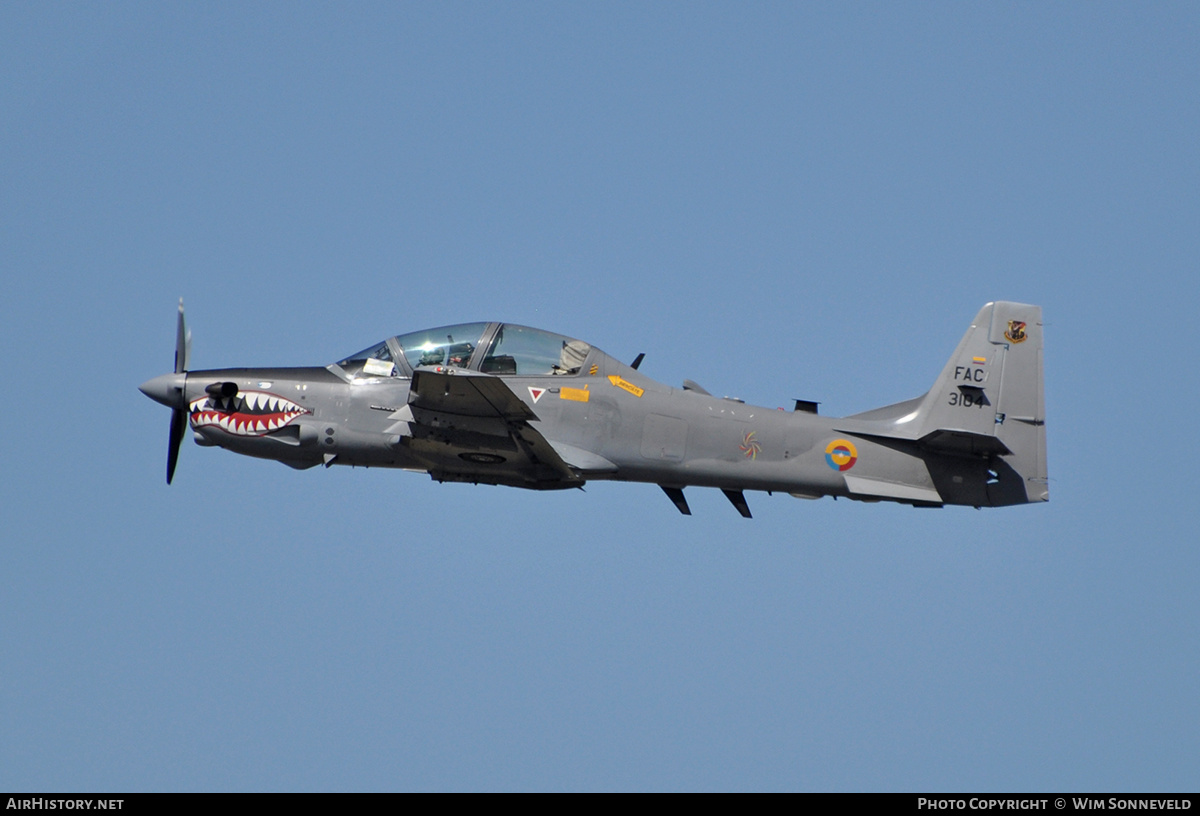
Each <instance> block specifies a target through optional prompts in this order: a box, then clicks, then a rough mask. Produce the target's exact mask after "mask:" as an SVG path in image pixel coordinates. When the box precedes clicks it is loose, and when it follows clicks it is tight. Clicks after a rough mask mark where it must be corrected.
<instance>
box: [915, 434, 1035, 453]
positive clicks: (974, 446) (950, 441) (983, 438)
mask: <svg viewBox="0 0 1200 816" xmlns="http://www.w3.org/2000/svg"><path fill="white" fill-rule="evenodd" d="M918 444H919V445H920V446H921V447H922V448H925V449H926V450H931V451H937V452H938V453H958V454H962V455H964V456H1008V455H1009V454H1011V453H1012V451H1010V450H1009V449H1008V446H1007V445H1005V444H1004V443H1003V442H1001V441H1000V438H999V437H996V436H988V435H987V434H981V433H971V432H970V431H947V430H936V431H933V432H932V433H927V434H925V436H923V437H921V438H920V439H919V440H918Z"/></svg>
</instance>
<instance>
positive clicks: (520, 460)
mask: <svg viewBox="0 0 1200 816" xmlns="http://www.w3.org/2000/svg"><path fill="white" fill-rule="evenodd" d="M190 350H191V335H190V333H189V332H188V331H187V328H186V325H185V321H184V313H183V301H182V300H180V302H179V321H178V331H177V334H176V348H175V370H174V372H173V373H170V374H163V375H162V376H160V377H155V378H154V379H152V380H149V381H147V382H146V383H143V384H142V386H141V391H142V393H144V394H146V396H148V397H150V398H151V399H153V400H156V401H157V402H160V403H162V404H163V405H166V406H167V407H169V408H171V409H172V415H171V430H170V440H169V444H168V452H167V483H168V484H169V483H170V482H171V479H172V477H173V476H174V473H175V465H176V462H177V460H178V456H179V446H180V443H181V442H182V440H183V437H184V435H185V433H186V430H187V427H188V426H189V425H190V426H191V430H192V434H193V438H194V439H195V441H196V443H197V444H199V445H204V446H212V445H216V446H219V447H222V448H227V449H228V450H231V451H234V452H235V453H242V454H245V455H247V456H256V457H260V458H263V459H274V460H277V461H279V462H282V463H283V464H285V465H288V466H290V467H293V468H298V469H304V468H310V467H314V466H316V465H324V466H326V467H329V466H331V465H360V466H364V467H388V468H400V469H402V470H411V471H417V472H421V473H428V474H429V475H430V476H432V477H433V478H434V479H436V480H437V481H439V482H471V483H474V484H488V485H508V486H511V487H523V488H530V489H534V490H556V489H563V488H571V487H580V486H582V485H583V484H584V483H585V482H587V481H588V480H593V479H594V480H602V479H608V480H619V481H631V482H646V483H650V484H657V485H659V486H660V487H661V488H662V489H663V491H664V492H665V493H666V495H667V496H668V498H670V500H671V501H672V502H673V503H674V504H675V506H676V507H677V508H678V509H679V510H680V512H682V513H684V514H685V515H690V514H691V511H690V509H689V508H688V504H687V500H686V498H685V497H684V494H683V490H684V488H685V487H715V488H719V489H720V490H722V491H723V492H724V493H725V495H726V496H727V497H728V498H729V500H730V502H732V504H733V506H734V507H735V508H736V509H737V510H738V512H740V513H741V514H742V515H743V516H745V517H747V518H749V517H750V509H749V506H748V505H747V503H746V498H745V493H744V491H746V490H760V491H766V492H768V493H772V492H774V491H779V492H782V493H788V494H790V495H792V496H796V497H797V498H804V499H816V498H820V497H823V496H833V497H835V498H836V497H839V496H841V497H848V498H851V499H858V500H861V501H881V500H882V501H894V502H902V503H905V504H910V505H913V506H916V507H941V506H942V505H946V504H957V505H968V506H974V507H999V506H1003V505H1013V504H1027V503H1032V502H1043V501H1046V500H1047V499H1048V498H1049V491H1048V487H1047V476H1046V429H1045V407H1044V397H1043V386H1042V381H1043V376H1042V310H1041V308H1040V307H1038V306H1029V305H1025V304H1021V303H1007V302H996V303H989V304H987V305H985V306H984V307H983V308H982V309H981V310H980V311H979V314H978V315H976V316H975V319H974V320H973V321H972V322H971V326H970V328H969V329H968V330H967V333H966V334H965V335H964V336H963V338H962V340H961V341H960V342H959V344H958V348H957V349H955V351H954V354H953V355H952V356H951V357H950V360H949V362H947V363H946V366H945V368H943V369H942V373H941V375H940V376H939V377H938V379H937V381H936V382H935V383H934V385H933V388H931V389H930V390H929V391H927V392H926V393H925V394H924V395H922V396H920V397H916V398H915V399H910V400H907V401H905V402H899V403H896V404H894V405H888V406H885V407H883V408H876V409H875V410H872V411H867V412H865V413H861V414H854V415H852V416H847V417H842V418H832V417H824V416H818V414H817V403H814V402H807V401H802V400H797V401H796V403H795V409H794V410H793V411H783V410H782V409H775V410H772V409H769V408H761V407H758V406H754V405H747V404H745V403H744V402H742V401H741V400H737V399H729V398H720V397H714V396H712V395H711V394H709V393H708V392H707V391H705V390H704V389H703V388H701V387H700V386H699V385H697V384H696V383H694V382H692V381H690V380H684V382H683V387H682V388H672V387H670V386H667V385H663V384H661V383H658V382H655V381H654V380H651V379H649V378H647V377H645V376H644V375H642V374H641V373H640V372H639V371H638V366H639V364H640V363H641V361H642V357H643V355H641V354H639V355H638V357H637V359H636V360H634V361H633V363H632V364H626V363H623V362H621V361H619V360H617V359H615V358H613V357H610V356H609V355H608V354H605V353H604V352H603V351H601V350H600V349H598V348H596V347H595V346H592V345H590V344H588V343H585V342H583V341H580V340H575V339H572V338H570V337H564V336H562V335H558V334H551V333H550V332H546V331H541V330H539V329H531V328H528V327H526V326H518V325H514V324H511V323H466V324H462V325H456V326H443V327H441V328H437V329H429V330H427V331H418V332H412V333H410V334H401V335H397V336H395V337H389V338H387V339H386V340H381V341H379V342H378V343H374V344H372V345H370V346H368V347H367V348H365V349H363V350H362V351H360V352H357V353H355V354H351V355H350V356H349V357H346V358H344V359H342V360H339V361H338V362H336V363H333V364H332V365H327V366H319V367H313V368H225V369H214V370H205V371H192V370H189V367H188V364H189V359H188V358H189V356H190Z"/></svg>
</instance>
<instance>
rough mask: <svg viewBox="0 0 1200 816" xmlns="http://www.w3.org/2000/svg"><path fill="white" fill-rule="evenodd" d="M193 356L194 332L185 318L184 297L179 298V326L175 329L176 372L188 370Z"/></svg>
mask: <svg viewBox="0 0 1200 816" xmlns="http://www.w3.org/2000/svg"><path fill="white" fill-rule="evenodd" d="M191 358H192V333H191V332H190V331H188V328H187V321H186V320H184V319H183V298H180V299H179V327H178V328H177V329H176V330H175V373H176V374H180V373H182V372H184V371H187V370H188V364H189V363H190V362H191Z"/></svg>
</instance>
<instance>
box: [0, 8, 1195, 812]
mask: <svg viewBox="0 0 1200 816" xmlns="http://www.w3.org/2000/svg"><path fill="white" fill-rule="evenodd" d="M1198 136H1200V7H1198V6H1197V5H1196V4H1195V3H1152V4H1144V3H1138V4H1135V3H1124V4H1111V3H1002V4H981V3H907V4H896V3H877V4H863V3H836V4H834V3H830V4H774V3H771V4H764V3H737V4H734V3H727V4H712V3H691V4H678V3H664V4H649V5H648V4H644V3H568V4H550V3H483V4H470V3H468V4H464V3H438V4H433V3H420V4H416V3H414V4H399V3H387V4H366V3H356V4H345V3H339V4H329V5H322V4H314V3H305V4H261V3H260V4H250V5H247V4H242V3H234V4H218V3H193V4H178V3H145V4H129V3H115V4H110V3H105V4H97V3H66V4H64V3H52V4H46V3H31V2H7V3H4V4H2V5H0V271H2V274H3V288H2V295H0V298H2V300H0V303H3V308H2V310H0V318H2V319H0V350H2V355H0V360H2V366H3V368H2V371H3V377H0V441H2V447H3V453H2V454H0V455H2V457H3V458H2V461H3V464H4V467H3V469H2V470H0V516H2V517H0V530H2V532H0V540H2V542H3V543H2V545H0V574H2V576H3V591H2V593H0V789H25V790H48V791H54V790H96V791H99V790H212V789H216V790H264V789H265V790H293V789H299V790H307V789H318V790H373V789H385V790H387V789H429V788H433V789H508V788H516V789H529V788H532V789H577V788H586V789H642V788H648V789H677V788H685V789H709V788H715V789H772V788H782V789H800V790H877V789H884V790H904V789H942V790H985V789H986V790H1026V789H1029V790H1087V789H1100V790H1139V791H1141V790H1172V789H1174V790H1179V789H1184V790H1193V791H1194V790H1196V788H1197V786H1198V783H1200V772H1198V770H1197V768H1198V767H1200V764H1198V762H1197V757H1200V694H1198V693H1197V690H1198V688H1200V599H1198V593H1197V583H1198V580H1200V548H1198V541H1197V539H1198V538H1200V536H1198V535H1197V527H1198V524H1197V522H1198V521H1200V512H1198V510H1197V499H1196V488H1197V481H1198V479H1197V472H1196V462H1197V458H1198V454H1200V451H1198V444H1197V443H1198V439H1200V434H1198V432H1197V424H1196V419H1195V417H1196V412H1197V406H1198V405H1200V389H1198V388H1197V378H1198V375H1197V370H1196V355H1197V351H1198V345H1200V344H1198V342H1197V341H1198V340H1200V332H1198V330H1197V318H1196V313H1197V308H1198V305H1200V285H1198V284H1197V258H1198V257H1200V238H1198V236H1200V148H1198V145H1200V139H1198ZM180 296H183V297H184V298H185V301H186V305H187V310H188V318H189V322H190V324H191V327H192V329H193V331H194V335H195V342H194V347H193V356H192V362H193V367H195V368H214V367H223V366H235V365H264V366H265V365H309V364H325V363H328V362H331V361H333V360H336V359H339V358H340V357H341V356H344V355H345V354H347V353H349V352H352V351H355V350H357V349H359V348H362V347H364V346H366V345H367V344H369V343H371V342H374V341H376V340H379V339H381V338H383V337H385V336H388V335H391V334H396V333H401V332H406V331H412V330H416V329H420V328H426V327H430V326H436V325H442V324H447V323H456V322H464V321H472V320H507V321H514V322H518V323H524V324H527V325H533V326H539V327H542V328H545V329H548V330H551V331H555V332H560V333H563V334H568V335H572V336H576V337H580V338H582V339H584V340H587V341H588V342H591V343H593V344H595V345H597V346H599V347H601V348H603V349H604V350H606V351H608V352H609V353H611V354H613V355H615V356H617V357H619V358H621V359H625V360H632V359H633V357H635V356H636V355H637V354H638V353H639V352H646V360H645V363H644V364H643V366H642V371H643V372H644V373H646V374H647V375H649V376H651V377H653V378H655V379H658V380H660V381H663V382H666V383H668V384H672V385H678V384H679V383H680V381H681V380H682V379H683V378H685V377H688V378H692V379H694V380H697V381H698V382H699V383H701V384H702V385H703V386H705V387H706V388H708V389H709V390H710V391H712V392H714V393H716V394H718V395H731V396H738V397H742V398H745V399H746V400H748V401H750V402H753V403H757V404H761V405H767V406H771V407H774V406H788V407H790V404H791V403H790V400H791V399H793V398H796V397H801V398H806V399H814V400H819V401H821V410H822V413H827V414H833V415H844V414H848V413H854V412H857V411H862V410H866V409H869V408H873V407H876V406H879V405H883V404H886V403H891V402H896V401H899V400H903V399H907V398H910V397H913V396H917V395H919V394H921V393H923V392H924V391H925V390H926V389H928V388H929V387H930V386H931V385H932V383H933V380H934V379H935V377H936V376H937V373H938V371H939V370H940V369H941V366H942V365H943V363H944V362H945V361H946V359H947V358H948V357H949V355H950V353H951V351H952V350H953V348H954V345H955V343H957V341H958V339H959V337H960V336H961V335H962V333H963V332H964V331H965V330H966V328H967V325H968V323H969V321H970V320H971V318H972V317H973V316H974V315H975V313H976V311H977V310H978V309H979V307H980V306H981V305H982V304H983V303H985V302H987V301H989V300H998V299H1003V300H1017V301H1024V302H1029V303H1037V304H1041V305H1042V306H1043V307H1044V310H1045V312H1044V313H1045V318H1046V322H1047V326H1046V330H1045V335H1046V402H1047V410H1048V423H1047V430H1048V440H1049V465H1050V475H1051V477H1052V481H1051V485H1050V493H1051V501H1050V503H1049V504H1046V505H1038V506H1026V507H1015V508H1007V509H998V510H983V511H976V510H973V509H969V508H946V509H943V510H914V509H911V508H908V507H904V506H899V505H890V504H861V503H857V502H850V501H836V502H835V501H832V500H829V499H826V500H822V501H819V502H802V501H796V500H794V499H791V498H789V497H786V496H780V495H776V496H774V497H767V496H766V495H765V494H760V493H750V494H748V498H749V501H750V505H751V508H752V509H753V511H754V514H755V518H754V519H753V520H749V521H747V520H745V519H742V518H741V517H739V516H738V514H737V513H736V512H735V511H734V509H733V508H732V507H731V506H730V505H729V503H728V502H727V501H726V500H725V498H724V497H723V496H721V494H720V493H719V492H717V491H712V490H699V489H693V490H691V491H689V500H690V501H691V504H692V508H693V511H694V513H695V515H694V516H692V517H690V518H686V517H683V516H681V515H680V514H679V513H678V512H676V510H675V509H674V507H672V505H671V504H670V502H669V501H668V500H667V499H666V497H664V496H663V494H662V492H661V491H660V490H658V489H657V488H656V487H653V486H646V485H628V484H609V483H592V484H590V485H589V486H588V488H587V490H586V492H580V491H566V492H563V493H555V494H535V493H530V492H525V491H519V490H514V489H510V488H502V487H472V486H466V485H438V484H436V483H434V482H432V481H431V480H430V479H429V478H427V477H424V476H420V475H415V474H408V473H402V472H393V471H386V470H370V471H367V470H362V469H349V468H331V469H329V470H325V469H322V468H318V469H314V470H311V471H305V472H296V471H292V470H290V469H288V468H285V467H283V466H280V465H278V464H275V463H271V462H263V461H256V460H251V459H247V458H243V457H238V456H235V455H233V454H231V453H228V452H226V451H222V450H219V449H208V448H199V447H197V446H195V445H193V444H192V443H191V441H190V439H188V440H185V443H184V449H183V451H182V455H181V457H180V464H179V471H178V473H177V474H176V478H175V483H174V484H173V485H172V486H170V487H167V485H166V484H165V481H164V475H165V468H166V448H167V428H168V424H169V412H168V411H167V410H166V409H164V408H163V407H162V406H160V405H157V404H155V403H153V402H151V401H150V400H148V399H146V398H145V397H144V396H142V395H141V394H140V393H138V391H137V386H138V385H139V384H140V383H141V382H143V381H144V380H146V379H149V378H150V377H152V376H155V375H158V374H161V373H164V372H166V371H168V370H170V368H171V365H172V356H173V350H174V332H175V308H176V302H177V300H178V298H179V297H180Z"/></svg>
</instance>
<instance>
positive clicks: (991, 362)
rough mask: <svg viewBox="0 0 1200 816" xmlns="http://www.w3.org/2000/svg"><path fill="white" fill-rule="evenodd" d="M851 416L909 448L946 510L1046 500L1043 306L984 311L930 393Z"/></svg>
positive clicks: (1003, 305) (1000, 305)
mask: <svg viewBox="0 0 1200 816" xmlns="http://www.w3.org/2000/svg"><path fill="white" fill-rule="evenodd" d="M855 418H856V419H862V420H870V421H873V422H874V423H878V425H877V427H878V428H879V431H878V435H879V436H882V437H887V438H891V439H896V440H908V441H909V442H910V443H915V445H916V449H917V452H919V454H920V455H922V456H923V458H924V459H925V463H926V465H927V466H928V468H929V473H930V476H931V477H932V479H933V481H934V483H935V484H936V486H937V490H938V492H939V494H940V496H941V497H942V499H943V500H944V501H945V502H946V503H948V504H973V505H990V506H999V505H1008V504H1026V503H1030V502H1043V501H1047V500H1048V499H1049V498H1050V494H1049V489H1048V487H1047V478H1046V407H1045V397H1044V394H1043V386H1042V309H1041V307H1040V306H1029V305H1026V304H1024V303H1008V302H1005V301H997V302H995V303H989V304H987V305H986V306H984V307H983V308H982V309H980V310H979V314H977V315H976V316H975V320H973V321H972V322H971V327H970V328H969V329H967V333H966V334H965V335H963V338H962V340H961V341H959V344H958V348H957V349H955V351H954V354H953V355H952V356H951V357H950V360H949V362H947V363H946V367H945V368H943V369H942V373H941V375H940V376H939V377H938V379H937V382H936V383H934V386H933V388H932V389H930V390H929V392H928V393H926V394H925V395H924V396H923V397H918V398H917V399H915V400H909V401H907V402H902V403H898V404H896V405H891V406H887V407H885V408H878V409H876V410H874V411H868V412H866V413H865V414H858V415H856V416H855Z"/></svg>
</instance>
